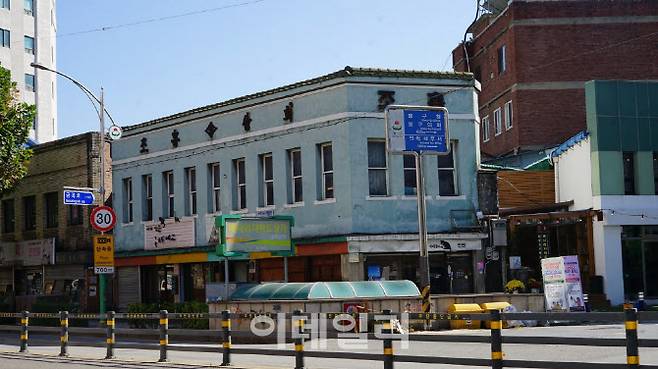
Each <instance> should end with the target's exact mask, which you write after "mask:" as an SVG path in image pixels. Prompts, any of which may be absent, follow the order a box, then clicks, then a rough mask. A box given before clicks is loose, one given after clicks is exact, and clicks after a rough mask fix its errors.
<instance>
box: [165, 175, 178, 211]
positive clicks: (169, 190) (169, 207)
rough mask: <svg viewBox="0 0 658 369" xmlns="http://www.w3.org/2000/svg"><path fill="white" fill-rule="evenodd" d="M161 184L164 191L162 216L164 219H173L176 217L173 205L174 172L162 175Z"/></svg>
mask: <svg viewBox="0 0 658 369" xmlns="http://www.w3.org/2000/svg"><path fill="white" fill-rule="evenodd" d="M162 184H163V187H164V188H163V189H164V191H163V192H164V198H165V201H164V209H163V212H162V213H163V215H164V217H165V218H173V217H175V216H176V211H175V204H174V198H175V195H174V172H173V171H171V170H170V171H167V172H164V173H162Z"/></svg>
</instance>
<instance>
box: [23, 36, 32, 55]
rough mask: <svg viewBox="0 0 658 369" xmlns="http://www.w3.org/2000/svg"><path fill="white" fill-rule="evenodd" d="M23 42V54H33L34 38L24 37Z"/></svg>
mask: <svg viewBox="0 0 658 369" xmlns="http://www.w3.org/2000/svg"><path fill="white" fill-rule="evenodd" d="M23 40H24V44H25V52H26V53H28V54H34V37H30V36H24V37H23Z"/></svg>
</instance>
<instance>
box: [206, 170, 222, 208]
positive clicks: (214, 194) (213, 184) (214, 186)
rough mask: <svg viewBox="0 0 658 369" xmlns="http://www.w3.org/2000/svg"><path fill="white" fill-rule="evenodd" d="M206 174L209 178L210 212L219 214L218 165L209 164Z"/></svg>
mask: <svg viewBox="0 0 658 369" xmlns="http://www.w3.org/2000/svg"><path fill="white" fill-rule="evenodd" d="M208 172H209V178H210V192H211V193H210V209H209V210H210V212H211V213H219V212H220V211H221V204H222V202H221V191H220V189H221V188H220V185H221V177H220V171H219V163H211V164H210V165H208Z"/></svg>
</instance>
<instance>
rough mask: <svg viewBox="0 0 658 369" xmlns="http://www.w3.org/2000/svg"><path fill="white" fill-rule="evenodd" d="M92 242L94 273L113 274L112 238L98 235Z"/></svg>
mask: <svg viewBox="0 0 658 369" xmlns="http://www.w3.org/2000/svg"><path fill="white" fill-rule="evenodd" d="M92 237H93V240H94V273H96V274H112V273H114V236H112V235H107V234H102V235H101V234H99V235H94V236H92Z"/></svg>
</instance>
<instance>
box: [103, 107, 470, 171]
mask: <svg viewBox="0 0 658 369" xmlns="http://www.w3.org/2000/svg"><path fill="white" fill-rule="evenodd" d="M364 118H371V119H384V113H368V112H344V113H337V114H330V115H325V116H323V117H319V118H313V119H308V120H304V121H301V122H294V123H290V124H283V125H281V126H278V127H272V128H267V129H262V130H259V131H256V132H249V133H242V134H239V135H233V136H228V137H224V138H221V139H217V140H213V141H209V142H200V143H196V144H192V145H186V146H179V147H177V148H172V149H167V150H161V151H155V152H152V153H148V154H144V155H138V156H134V157H131V158H127V159H120V160H114V161H113V162H112V166H113V167H114V168H118V167H120V166H121V165H123V164H128V163H133V162H136V161H143V160H148V159H153V158H158V157H161V156H165V155H171V154H177V153H181V152H185V151H189V150H196V149H200V148H204V147H209V146H215V145H222V144H229V143H233V142H237V141H240V140H245V139H250V138H251V139H253V138H257V137H264V138H267V136H270V135H285V134H290V133H292V132H293V131H294V130H296V129H300V128H317V127H321V126H323V125H325V124H327V123H330V122H332V121H335V124H340V123H347V122H349V120H350V119H364ZM343 119H344V121H343ZM449 119H450V120H474V119H475V115H473V114H451V115H450V118H449Z"/></svg>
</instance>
